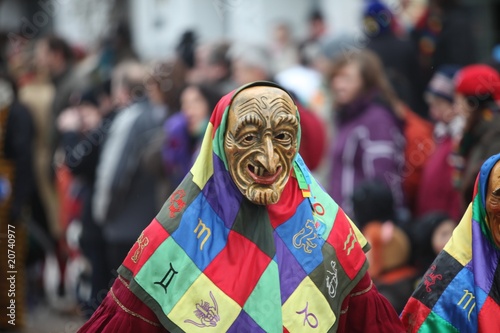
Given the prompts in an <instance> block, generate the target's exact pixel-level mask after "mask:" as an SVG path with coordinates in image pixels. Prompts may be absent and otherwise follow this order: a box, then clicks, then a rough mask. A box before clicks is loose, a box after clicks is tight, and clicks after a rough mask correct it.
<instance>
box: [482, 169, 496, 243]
mask: <svg viewBox="0 0 500 333" xmlns="http://www.w3.org/2000/svg"><path fill="white" fill-rule="evenodd" d="M485 208H486V216H487V217H488V223H489V226H490V230H491V234H492V236H493V240H494V241H495V243H496V245H497V246H498V247H500V162H497V164H495V166H494V167H493V169H492V170H491V174H490V178H489V180H488V188H487V190H486V207H485Z"/></svg>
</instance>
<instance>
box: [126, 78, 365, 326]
mask: <svg viewBox="0 0 500 333" xmlns="http://www.w3.org/2000/svg"><path fill="white" fill-rule="evenodd" d="M256 85H266V86H272V87H277V88H279V89H282V88H281V87H279V86H277V85H275V84H273V83H270V82H255V83H252V84H249V85H247V86H244V87H242V88H240V89H239V90H238V91H233V92H232V93H230V94H228V95H226V96H224V97H223V98H222V99H221V100H220V101H219V103H218V104H217V106H216V108H215V110H214V112H213V114H212V117H211V120H210V124H209V125H208V128H207V131H206V133H205V137H204V140H203V144H202V148H201V152H200V154H199V157H198V158H197V160H196V162H195V164H194V166H193V168H192V169H191V171H190V172H189V173H188V175H187V176H186V178H185V179H184V180H183V182H182V183H181V184H180V185H179V187H178V188H177V189H176V190H175V192H174V193H173V194H172V195H171V196H170V197H169V198H168V199H167V201H166V203H165V205H164V206H163V208H162V209H161V211H160V213H159V214H158V215H157V217H156V218H155V219H154V220H153V221H152V222H151V224H150V225H149V226H148V227H147V228H146V229H145V230H144V232H143V233H142V234H141V235H140V236H139V238H138V240H137V242H136V243H135V245H134V246H133V247H132V249H131V250H130V252H129V254H128V255H127V257H126V259H125V260H124V262H123V264H122V266H121V267H120V268H119V274H120V275H121V276H123V277H124V278H126V279H127V280H130V290H131V291H132V292H133V293H134V294H135V295H136V296H137V297H138V298H139V299H140V300H142V301H143V302H144V303H145V304H146V305H147V306H148V307H150V308H151V309H152V310H153V311H154V312H155V313H156V315H157V316H158V319H159V321H160V322H161V324H162V325H163V326H164V327H165V328H166V329H167V330H168V331H170V332H182V331H187V332H197V331H200V332H202V331H203V332H226V331H227V332H283V331H285V332H286V331H290V332H296V331H300V332H307V331H311V332H313V331H314V332H335V331H336V328H337V325H338V321H339V316H340V307H341V304H342V301H343V299H344V298H345V297H346V296H347V295H348V294H349V293H350V291H351V290H352V288H353V287H354V286H355V285H356V284H357V283H358V282H359V281H360V279H361V278H362V277H363V276H364V274H365V272H366V269H367V261H366V257H365V254H364V251H363V250H367V248H368V245H367V242H366V240H365V239H364V237H363V236H362V235H361V234H360V233H359V230H358V229H357V228H356V227H355V226H354V225H353V224H352V222H351V221H350V220H349V218H348V217H347V216H346V215H345V214H344V212H343V211H342V210H341V209H340V208H339V207H338V205H337V204H336V203H335V202H334V201H333V200H332V199H331V198H330V197H329V196H328V194H327V193H326V192H325V191H324V189H323V188H322V187H321V186H320V185H319V184H318V183H317V182H316V180H315V179H314V178H313V176H312V175H311V173H310V172H309V170H308V169H307V167H306V166H305V164H304V163H303V161H302V159H301V157H300V155H297V156H296V158H295V161H294V168H293V172H292V174H291V176H290V178H289V180H288V183H287V185H286V187H285V189H284V191H283V194H282V196H281V198H280V200H279V201H278V203H276V204H274V205H268V206H260V205H255V204H253V203H251V202H250V201H249V200H248V199H247V198H245V197H244V196H243V195H242V194H241V193H240V191H239V190H238V188H237V187H236V185H235V184H234V183H233V181H232V179H231V176H230V174H229V172H228V168H227V161H226V157H225V154H224V149H223V140H224V134H225V129H226V119H227V114H228V111H229V107H230V105H231V102H232V100H233V97H234V96H235V95H236V94H237V93H238V92H239V91H241V90H243V89H246V88H248V87H252V86H256ZM297 117H298V113H297Z"/></svg>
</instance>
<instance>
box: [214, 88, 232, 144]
mask: <svg viewBox="0 0 500 333" xmlns="http://www.w3.org/2000/svg"><path fill="white" fill-rule="evenodd" d="M233 94H234V91H231V92H230V93H228V94H227V95H225V96H224V97H222V98H221V99H220V100H219V102H218V103H217V105H216V106H215V109H214V111H213V112H212V116H211V117H210V122H211V123H212V125H213V126H214V129H213V132H212V139H213V138H214V137H215V133H216V132H217V128H219V125H220V123H221V121H222V116H223V115H224V111H225V110H226V108H227V107H228V106H229V104H230V103H231V99H232V98H233Z"/></svg>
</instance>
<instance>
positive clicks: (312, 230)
mask: <svg viewBox="0 0 500 333" xmlns="http://www.w3.org/2000/svg"><path fill="white" fill-rule="evenodd" d="M306 228H307V229H309V232H308V233H307V234H306ZM299 237H300V238H299ZM316 238H318V234H317V233H316V227H315V225H314V222H313V221H311V220H307V222H306V226H305V227H304V228H302V229H300V231H299V232H298V233H296V234H295V235H294V236H293V246H294V247H295V248H296V249H300V248H303V249H304V252H306V253H311V252H312V250H311V248H313V249H314V248H315V247H316V246H317V245H318V244H316V243H314V242H313V240H314V239H316ZM297 240H298V241H297ZM304 240H305V242H304Z"/></svg>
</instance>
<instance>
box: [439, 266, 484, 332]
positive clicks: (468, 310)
mask: <svg viewBox="0 0 500 333" xmlns="http://www.w3.org/2000/svg"><path fill="white" fill-rule="evenodd" d="M473 281H474V277H473V275H472V272H471V271H469V270H468V269H467V268H463V269H462V270H461V271H460V272H459V273H458V274H457V275H456V276H455V278H454V279H453V281H451V283H450V284H449V285H448V287H447V288H446V290H445V291H444V292H443V294H442V295H441V297H440V298H439V300H438V302H437V303H436V305H435V306H434V308H433V309H432V311H433V312H435V313H436V314H437V315H439V316H440V317H441V318H443V319H444V320H446V321H448V322H449V323H451V324H452V325H453V326H455V327H456V328H457V329H458V330H459V331H460V332H474V331H475V330H476V329H477V311H478V310H479V307H478V304H477V302H478V299H477V297H478V295H477V294H476V289H475V288H474V284H473ZM480 297H481V296H480ZM483 302H484V300H483Z"/></svg>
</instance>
